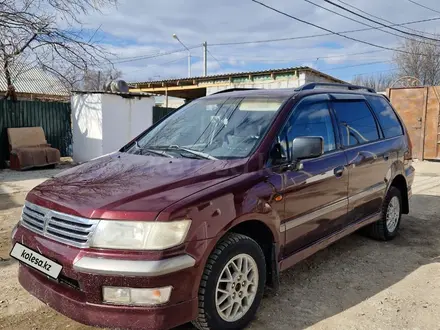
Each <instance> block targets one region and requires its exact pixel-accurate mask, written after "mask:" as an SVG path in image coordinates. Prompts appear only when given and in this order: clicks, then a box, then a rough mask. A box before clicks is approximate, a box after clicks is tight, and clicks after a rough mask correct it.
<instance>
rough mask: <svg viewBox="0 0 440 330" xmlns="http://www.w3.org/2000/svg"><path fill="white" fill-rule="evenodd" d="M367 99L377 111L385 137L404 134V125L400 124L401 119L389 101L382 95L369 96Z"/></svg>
mask: <svg viewBox="0 0 440 330" xmlns="http://www.w3.org/2000/svg"><path fill="white" fill-rule="evenodd" d="M367 99H368V101H369V102H370V104H371V106H372V107H373V110H374V112H375V113H376V116H377V119H378V120H379V123H380V126H381V127H382V130H383V134H384V135H385V137H386V138H392V137H395V136H398V135H402V134H403V131H402V125H400V122H399V119H397V116H396V114H395V113H394V111H393V108H391V106H390V105H389V103H388V102H387V101H386V100H385V99H384V98H383V97H380V96H368V97H367Z"/></svg>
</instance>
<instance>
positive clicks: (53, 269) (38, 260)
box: [10, 243, 63, 280]
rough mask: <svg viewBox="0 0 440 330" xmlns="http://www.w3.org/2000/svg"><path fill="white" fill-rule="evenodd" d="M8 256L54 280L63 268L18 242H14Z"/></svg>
mask: <svg viewBox="0 0 440 330" xmlns="http://www.w3.org/2000/svg"><path fill="white" fill-rule="evenodd" d="M10 256H11V257H12V258H14V259H17V260H18V261H20V262H22V263H24V264H26V265H28V266H29V267H31V268H33V269H36V270H38V271H40V272H41V273H43V274H45V275H47V276H49V277H51V278H53V279H55V280H56V279H58V276H59V275H60V272H61V270H62V269H63V266H61V265H60V264H58V263H56V262H54V261H52V260H50V259H48V258H46V257H45V256H43V255H42V254H40V253H38V252H36V251H34V250H32V249H30V248H28V247H27V246H24V245H22V244H20V243H15V245H14V247H13V248H12V250H11V253H10Z"/></svg>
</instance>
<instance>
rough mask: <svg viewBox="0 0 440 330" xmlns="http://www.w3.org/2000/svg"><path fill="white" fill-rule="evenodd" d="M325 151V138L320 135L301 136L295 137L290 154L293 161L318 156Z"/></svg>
mask: <svg viewBox="0 0 440 330" xmlns="http://www.w3.org/2000/svg"><path fill="white" fill-rule="evenodd" d="M323 153H324V139H323V138H322V137H320V136H300V137H297V138H295V139H293V141H292V143H291V149H290V154H291V156H292V158H291V159H292V162H295V161H298V160H302V159H310V158H317V157H319V156H321V155H322V154H323Z"/></svg>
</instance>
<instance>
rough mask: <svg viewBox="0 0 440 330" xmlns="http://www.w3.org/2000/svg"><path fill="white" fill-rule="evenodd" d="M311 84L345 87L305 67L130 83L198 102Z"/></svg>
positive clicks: (134, 89) (134, 88)
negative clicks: (228, 92) (237, 91)
mask: <svg viewBox="0 0 440 330" xmlns="http://www.w3.org/2000/svg"><path fill="white" fill-rule="evenodd" d="M309 82H330V83H345V82H344V81H342V80H340V79H337V78H335V77H332V76H330V75H328V74H325V73H323V72H320V71H318V70H315V69H312V68H309V67H306V66H303V67H295V68H285V69H274V70H264V71H251V72H238V73H227V74H219V75H212V76H206V77H192V78H178V79H168V80H157V81H146V82H135V83H129V86H130V92H144V93H152V94H159V95H165V102H164V103H165V106H166V107H167V106H168V105H167V96H172V97H179V98H183V99H186V100H192V99H196V98H199V97H202V96H206V95H209V94H212V93H215V92H219V91H221V90H224V89H229V88H267V89H271V88H296V87H299V86H301V85H303V84H306V83H309Z"/></svg>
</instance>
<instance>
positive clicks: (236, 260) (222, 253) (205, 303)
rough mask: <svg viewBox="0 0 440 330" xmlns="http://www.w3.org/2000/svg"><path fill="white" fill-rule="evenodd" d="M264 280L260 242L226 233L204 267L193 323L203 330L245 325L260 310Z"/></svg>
mask: <svg viewBox="0 0 440 330" xmlns="http://www.w3.org/2000/svg"><path fill="white" fill-rule="evenodd" d="M265 282H266V263H265V257H264V254H263V251H262V250H261V247H260V246H259V245H258V243H257V242H255V241H254V240H253V239H251V238H250V237H247V236H244V235H241V234H235V233H229V234H227V235H226V236H225V237H224V238H223V239H222V240H221V241H220V242H219V244H218V245H217V247H216V249H215V250H214V251H213V252H212V253H211V255H210V256H209V259H208V261H207V264H206V266H205V270H204V273H203V276H202V281H201V283H200V289H199V316H198V318H197V320H196V321H194V322H193V323H194V325H195V326H196V327H197V328H198V329H201V330H208V329H209V330H220V329H242V328H244V327H245V326H246V325H247V324H248V323H249V322H250V321H251V320H252V318H253V317H254V315H255V313H256V311H257V309H258V306H259V304H260V301H261V298H262V296H263V290H264V285H265Z"/></svg>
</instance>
